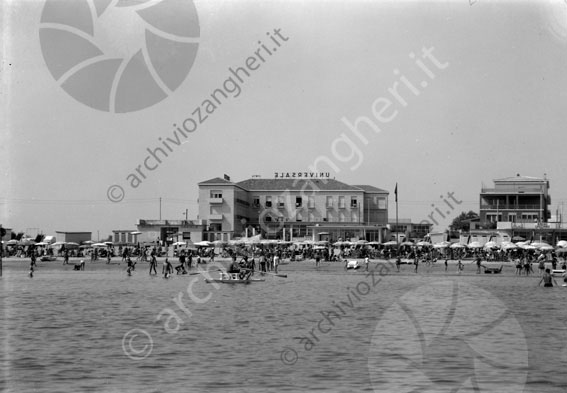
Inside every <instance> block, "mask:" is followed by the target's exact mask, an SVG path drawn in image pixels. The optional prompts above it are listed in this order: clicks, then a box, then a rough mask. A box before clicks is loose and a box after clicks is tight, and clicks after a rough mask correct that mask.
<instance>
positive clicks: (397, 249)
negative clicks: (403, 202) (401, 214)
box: [394, 183, 400, 258]
mask: <svg viewBox="0 0 567 393" xmlns="http://www.w3.org/2000/svg"><path fill="white" fill-rule="evenodd" d="M394 193H395V195H396V258H397V257H398V256H399V255H400V236H399V234H398V231H399V230H400V227H399V226H398V183H396V189H395V191H394Z"/></svg>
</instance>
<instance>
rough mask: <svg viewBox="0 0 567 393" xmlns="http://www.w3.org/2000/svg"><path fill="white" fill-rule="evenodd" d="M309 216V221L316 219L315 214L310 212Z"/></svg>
mask: <svg viewBox="0 0 567 393" xmlns="http://www.w3.org/2000/svg"><path fill="white" fill-rule="evenodd" d="M308 217H309V221H310V222H313V221H315V214H313V213H311V212H309V216H308Z"/></svg>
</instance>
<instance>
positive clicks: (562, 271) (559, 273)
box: [551, 269, 565, 277]
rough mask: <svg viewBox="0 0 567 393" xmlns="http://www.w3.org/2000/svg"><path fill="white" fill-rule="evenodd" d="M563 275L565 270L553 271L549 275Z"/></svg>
mask: <svg viewBox="0 0 567 393" xmlns="http://www.w3.org/2000/svg"><path fill="white" fill-rule="evenodd" d="M564 273H565V270H561V269H555V270H552V271H551V275H552V276H554V277H562V276H563V274H564Z"/></svg>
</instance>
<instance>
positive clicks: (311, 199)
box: [309, 196, 315, 209]
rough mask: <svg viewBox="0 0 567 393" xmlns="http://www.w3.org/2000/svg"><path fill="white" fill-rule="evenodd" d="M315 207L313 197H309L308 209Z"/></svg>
mask: <svg viewBox="0 0 567 393" xmlns="http://www.w3.org/2000/svg"><path fill="white" fill-rule="evenodd" d="M314 207H315V197H312V196H310V197H309V208H310V209H313V208H314Z"/></svg>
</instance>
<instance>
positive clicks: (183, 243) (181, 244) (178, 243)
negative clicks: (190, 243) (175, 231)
mask: <svg viewBox="0 0 567 393" xmlns="http://www.w3.org/2000/svg"><path fill="white" fill-rule="evenodd" d="M186 245H187V243H185V242H175V243H173V244H172V246H186Z"/></svg>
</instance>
